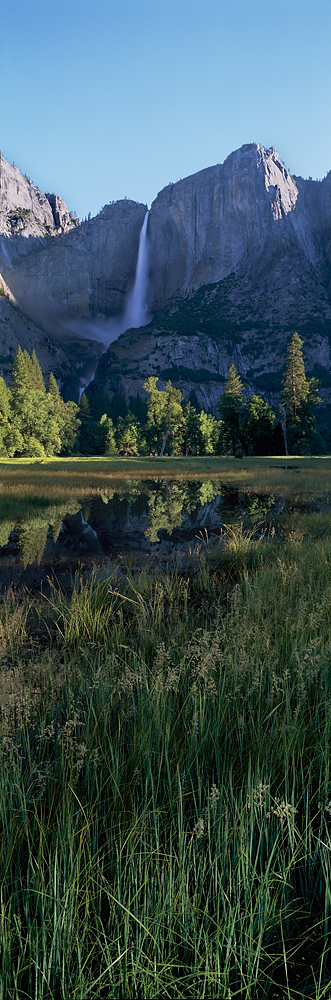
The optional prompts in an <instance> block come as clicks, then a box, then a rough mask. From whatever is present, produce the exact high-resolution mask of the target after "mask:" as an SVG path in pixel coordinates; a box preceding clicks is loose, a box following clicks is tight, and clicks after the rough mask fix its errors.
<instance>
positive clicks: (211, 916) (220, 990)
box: [0, 458, 331, 1000]
mask: <svg viewBox="0 0 331 1000" xmlns="http://www.w3.org/2000/svg"><path fill="white" fill-rule="evenodd" d="M203 463H206V464H205V465H204V466H203V468H204V469H206V472H205V475H207V476H210V477H211V478H213V479H215V478H217V477H218V476H219V477H220V479H222V482H227V483H237V484H238V485H240V486H241V487H243V486H245V488H248V489H249V488H251V489H252V490H253V489H255V490H256V489H257V488H259V489H262V484H263V489H268V488H270V490H272V491H273V492H274V493H282V492H284V491H285V493H286V496H287V497H288V499H289V500H290V501H291V502H289V503H288V505H287V508H286V509H285V510H284V511H283V512H281V513H280V514H279V517H278V520H277V523H276V526H275V530H274V529H273V530H272V532H271V533H270V534H269V536H264V537H263V536H262V537H260V538H259V539H257V538H253V537H252V536H250V535H249V534H245V533H244V532H243V530H242V527H241V526H240V525H238V526H237V527H234V528H233V529H232V530H230V529H229V532H228V543H227V545H226V546H225V547H221V546H219V547H217V546H214V547H213V548H212V549H208V548H207V547H206V549H205V550H204V549H203V548H202V549H201V551H200V552H199V553H198V554H195V556H194V558H193V557H192V565H191V566H190V565H189V566H188V568H187V570H186V571H185V574H180V573H179V572H174V573H172V574H171V575H167V574H165V573H160V572H159V571H158V570H157V569H155V567H154V568H153V567H152V566H151V567H147V568H145V569H144V570H140V571H135V570H133V569H132V570H131V571H130V561H128V564H127V566H126V580H125V582H123V585H121V589H120V591H119V590H118V589H117V587H116V581H115V579H113V580H111V579H110V580H109V581H105V582H103V583H101V584H100V583H97V582H96V580H94V579H93V575H92V577H91V578H89V579H88V580H85V581H84V582H81V581H80V579H79V577H78V578H77V579H76V582H75V586H74V588H73V591H72V593H70V594H69V595H68V594H64V593H61V592H60V591H59V590H57V589H56V588H55V587H54V588H53V589H51V592H50V598H48V599H47V600H46V598H45V597H44V598H43V596H42V594H40V595H39V596H37V597H36V596H34V597H33V596H31V595H30V594H29V593H27V592H25V593H24V592H23V593H21V594H20V595H19V594H15V593H13V592H11V591H9V592H8V593H7V594H6V597H5V598H4V600H3V602H2V604H1V606H0V622H1V624H0V652H1V673H0V704H1V734H0V735H1V740H0V752H1V772H0V909H1V915H0V1000H7V998H10V1000H22V998H23V997H24V998H29V1000H36V998H37V1000H74V998H75V1000H76V998H78V1000H99V998H103V997H104V998H106V1000H108V998H118V1000H121V998H130V1000H131V998H132V1000H133V998H137V1000H143V998H145V1000H154V998H155V997H160V998H171V1000H172V998H174V1000H175V998H176V1000H177V998H178V1000H179V998H183V1000H184V998H185V1000H186V998H192V1000H196V998H197V997H205V998H209V997H212V998H217V1000H219V998H222V1000H223V998H224V1000H230V998H231V1000H232V998H235V997H236V998H238V1000H262V998H265V997H266V998H282V1000H285V998H287V1000H296V998H302V997H305V998H309V1000H322V998H325V1000H329V998H330V995H331V954H330V929H331V928H330V920H331V913H330V908H331V768H330V758H331V752H330V747H331V634H330V625H331V513H330V512H329V511H328V509H327V507H328V499H329V495H330V492H331V491H330V478H329V477H330V472H331V463H330V460H329V459H325V460H324V459H317V460H314V459H292V460H289V461H288V463H287V462H286V460H285V459H281V460H277V459H274V458H272V459H268V460H256V459H254V460H244V461H243V462H241V461H240V462H239V461H235V460H231V459H229V460H228V459H198V460H185V459H184V460H183V459H178V460H177V459H175V460H174V459H170V460H169V459H165V460H164V464H163V460H147V461H146V460H141V459H138V460H136V462H133V463H132V460H130V462H128V463H126V462H122V461H121V462H120V463H119V462H118V461H114V462H108V461H103V460H101V461H100V460H95V461H87V462H86V463H85V462H84V461H82V460H79V461H78V462H77V463H76V462H72V461H69V460H68V461H67V462H63V461H60V460H59V461H56V462H47V463H45V464H42V465H40V466H32V465H31V464H30V465H29V464H27V463H21V462H20V463H18V462H12V463H6V464H2V467H1V471H0V478H1V479H2V484H3V485H2V489H3V494H2V495H5V494H6V492H7V491H8V490H9V489H13V490H15V489H17V490H18V491H19V490H22V491H23V492H22V494H21V496H22V495H24V490H25V489H26V488H27V487H29V489H30V488H31V490H35V494H34V495H35V496H37V497H38V496H39V500H40V498H42V497H43V496H44V495H45V497H46V499H47V496H48V494H47V492H45V491H46V490H47V489H48V486H49V483H50V480H51V478H52V470H53V477H54V479H55V480H56V482H55V483H54V490H55V493H54V494H53V496H52V499H51V501H50V502H51V503H52V504H54V502H55V498H56V497H57V496H59V502H60V500H61V502H63V499H64V497H65V495H67V494H65V493H62V494H61V492H60V491H61V489H62V488H63V490H65V489H66V487H67V488H69V493H70V496H71V498H72V499H73V498H74V497H76V496H78V494H77V492H75V491H77V490H80V489H82V490H83V491H84V496H86V495H87V493H88V492H89V490H92V491H98V490H102V489H104V488H105V480H106V481H107V482H108V483H109V484H110V483H111V482H113V481H116V480H117V479H118V481H119V482H120V481H121V480H123V478H125V472H124V471H123V472H122V470H126V469H128V477H129V478H130V477H132V478H137V479H143V478H144V477H145V476H147V478H152V476H154V475H158V476H160V475H162V477H164V476H169V477H170V476H171V478H175V474H174V471H173V469H174V468H176V470H177V469H178V470H179V472H178V475H179V476H180V477H183V475H184V472H183V468H184V465H185V468H186V469H187V470H188V469H189V472H188V471H187V472H186V477H187V478H190V479H193V478H194V477H195V475H196V476H197V478H199V479H200V478H202V473H201V471H200V469H201V467H202V465H203ZM287 464H288V465H290V466H291V465H292V466H295V467H296V468H292V469H291V468H290V469H287V468H286V466H287ZM119 466H120V469H121V476H119ZM284 466H285V468H284ZM155 467H157V469H158V470H159V469H160V467H161V468H162V473H160V472H159V471H158V473H156V472H155V471H154V470H155ZM134 468H135V469H138V468H139V473H138V472H136V473H134V471H133V470H134ZM152 468H153V473H152V472H151V469H152ZM76 469H77V473H76V471H75V470H76ZM169 469H171V472H170V471H169ZM198 469H199V472H198ZM211 469H212V471H211ZM66 470H67V472H66ZM142 470H143V471H142ZM45 475H46V479H45V481H44V476H45ZM66 475H67V477H68V478H67V480H66ZM34 477H35V478H34ZM48 477H49V478H48ZM84 477H85V487H84ZM102 477H103V478H102ZM15 484H16V485H15ZM68 484H69V486H68ZM267 484H268V485H267ZM87 487H88V488H87ZM38 490H40V493H38ZM71 490H72V492H71ZM43 491H44V493H43ZM56 491H59V493H58V494H57V492H56ZM18 495H19V494H18ZM82 495H83V494H82ZM30 496H32V494H31V495H30ZM313 496H315V497H316V496H318V497H320V499H321V506H322V509H321V510H320V511H314V510H311V509H310V505H309V498H310V499H311V498H312V497H313ZM307 498H308V499H307ZM323 504H324V508H323Z"/></svg>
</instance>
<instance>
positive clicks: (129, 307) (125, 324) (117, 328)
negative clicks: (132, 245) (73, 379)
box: [66, 212, 152, 402]
mask: <svg viewBox="0 0 331 1000" xmlns="http://www.w3.org/2000/svg"><path fill="white" fill-rule="evenodd" d="M148 216H149V212H146V215H145V218H144V221H143V224H142V227H141V230H140V236H139V248H138V258H137V266H136V273H135V278H134V285H133V288H132V290H131V292H130V293H129V295H128V298H127V303H126V307H125V310H124V313H123V314H122V316H118V317H116V319H109V320H108V321H107V322H106V323H104V325H103V326H98V327H97V326H96V324H94V325H93V324H92V323H91V322H90V321H88V323H87V324H86V336H90V337H91V336H92V337H93V336H95V335H96V332H97V333H98V339H101V338H102V342H103V344H104V345H105V350H106V349H107V346H109V344H111V343H112V342H113V341H114V340H117V338H118V337H120V335H121V333H125V330H130V329H131V327H135V328H136V329H137V327H139V326H145V324H146V323H149V321H150V320H151V318H152V316H151V313H149V312H148V309H147V306H146V291H147V273H148V242H147V223H148ZM66 325H67V327H71V329H73V330H76V332H77V333H82V332H83V331H82V321H81V320H80V322H79V324H78V323H77V322H76V323H74V322H71V324H70V323H67V324H66ZM95 370H96V366H95V369H94V371H93V373H92V378H91V380H90V381H85V379H81V382H80V389H79V400H78V401H79V402H80V399H81V396H82V393H83V392H84V391H85V389H86V388H87V386H88V385H90V383H91V381H93V376H94V372H95Z"/></svg>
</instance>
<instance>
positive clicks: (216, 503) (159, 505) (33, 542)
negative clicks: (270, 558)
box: [0, 479, 277, 590]
mask: <svg viewBox="0 0 331 1000" xmlns="http://www.w3.org/2000/svg"><path fill="white" fill-rule="evenodd" d="M276 508H277V499H276V498H275V497H274V496H273V495H272V494H271V493H253V492H244V491H240V490H239V489H237V488H235V487H232V486H228V485H222V484H220V482H219V480H218V481H212V480H204V481H201V482H196V481H193V482H185V483H182V482H181V483H178V481H177V482H176V481H171V480H161V479H155V480H148V481H145V482H143V483H142V482H141V481H140V482H138V481H137V482H134V481H131V482H130V483H126V484H125V486H123V490H121V489H118V488H117V489H116V492H115V491H113V490H111V489H108V490H107V491H106V492H105V493H103V494H98V495H97V496H95V497H94V498H93V499H87V500H86V502H85V503H83V504H82V505H78V504H77V505H75V504H74V503H72V502H71V503H70V502H69V503H67V504H61V505H58V504H57V505H54V506H47V507H46V508H43V509H42V510H40V509H39V508H38V507H37V508H36V509H34V508H33V505H31V507H30V508H29V509H28V510H27V512H26V513H25V515H24V518H21V519H20V520H10V516H9V517H8V512H7V516H6V519H1V512H0V582H1V588H2V590H4V589H5V588H6V587H8V586H10V585H11V584H14V585H16V584H18V583H20V584H25V585H26V586H28V587H33V586H37V585H38V584H39V583H40V582H41V581H42V580H43V579H46V577H47V576H48V575H50V574H52V573H54V574H55V575H56V576H57V578H58V579H59V580H60V582H61V578H63V577H64V576H65V575H66V574H68V573H69V574H72V573H73V572H75V571H76V570H77V569H79V568H82V567H88V566H91V565H100V566H101V565H103V564H107V563H109V561H113V562H114V563H115V562H116V561H118V560H119V559H121V558H125V557H126V556H128V555H131V556H132V555H135V556H136V558H137V559H138V561H144V560H146V559H147V558H148V557H151V556H154V557H155V558H156V559H158V560H160V561H161V564H166V563H167V561H169V560H172V562H174V560H176V558H177V559H178V558H179V557H181V555H182V554H183V553H185V551H189V550H190V551H192V547H193V549H194V546H195V545H197V544H198V543H199V540H200V542H201V539H202V537H203V538H204V539H205V540H207V539H213V538H217V537H218V538H219V537H220V536H221V535H222V533H223V530H224V525H233V524H234V523H236V522H239V521H240V520H242V521H243V523H244V526H247V527H251V526H252V525H255V524H258V523H261V522H263V523H264V524H266V523H267V524H268V523H269V524H270V523H271V522H272V515H273V512H275V511H276Z"/></svg>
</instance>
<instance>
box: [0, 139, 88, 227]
mask: <svg viewBox="0 0 331 1000" xmlns="http://www.w3.org/2000/svg"><path fill="white" fill-rule="evenodd" d="M78 225H80V219H75V218H74V217H73V214H72V213H71V212H69V209H68V208H67V206H66V205H65V203H64V201H63V200H62V198H59V196H58V195H56V194H44V193H43V192H42V191H40V190H39V188H38V187H36V185H35V184H33V183H32V181H30V178H29V177H27V176H26V175H25V174H22V173H21V171H20V170H19V168H18V167H16V166H15V164H14V163H9V161H8V160H6V159H5V157H4V156H1V157H0V234H2V235H4V236H17V235H19V236H57V235H58V234H61V233H67V232H69V230H70V229H74V228H75V227H76V226H78Z"/></svg>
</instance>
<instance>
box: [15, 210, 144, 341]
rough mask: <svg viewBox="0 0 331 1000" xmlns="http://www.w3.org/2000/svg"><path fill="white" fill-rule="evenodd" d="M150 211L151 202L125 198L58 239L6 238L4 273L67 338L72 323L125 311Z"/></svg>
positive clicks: (24, 302) (33, 310) (37, 315)
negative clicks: (146, 219)
mask: <svg viewBox="0 0 331 1000" xmlns="http://www.w3.org/2000/svg"><path fill="white" fill-rule="evenodd" d="M145 214H146V205H138V204H136V202H133V201H128V200H127V201H126V200H124V201H119V202H116V203H115V204H114V205H106V207H105V208H104V209H103V210H102V211H101V212H100V214H99V215H97V216H96V217H95V218H94V219H91V220H90V221H89V222H84V223H82V224H81V225H80V226H79V227H77V228H75V229H74V230H73V231H72V232H69V233H67V234H65V235H63V236H62V237H61V238H58V239H56V240H49V239H44V240H33V239H32V238H31V240H32V244H31V241H30V239H29V240H23V238H20V237H15V239H13V240H8V239H7V240H6V239H5V238H3V239H2V241H0V259H1V266H2V273H3V275H4V277H5V279H6V281H7V283H8V285H9V286H10V288H11V290H12V292H13V294H14V295H15V297H16V299H17V301H18V303H19V305H20V306H21V307H22V309H24V310H25V312H27V313H28V314H29V315H30V316H32V318H33V319H34V321H35V322H37V323H41V324H42V326H43V327H44V328H45V330H47V332H48V333H50V334H51V335H52V336H56V337H57V338H60V339H61V341H62V340H63V341H64V340H65V338H66V335H67V331H66V329H65V327H66V323H67V322H69V324H70V322H71V321H75V320H81V319H83V320H85V321H87V320H91V321H93V320H95V319H96V317H98V316H102V317H103V318H108V317H110V316H118V315H120V313H121V312H122V311H123V309H124V304H125V299H126V295H127V293H128V291H129V290H130V288H131V286H132V284H133V281H134V274H135V268H136V262H137V253H138V245H139V234H140V230H141V226H142V223H143V220H144V216H145ZM27 244H28V251H27V250H26V247H27ZM30 244H31V245H30ZM70 329H71V328H70V326H69V330H70ZM83 333H84V330H83ZM71 335H72V334H71Z"/></svg>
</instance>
